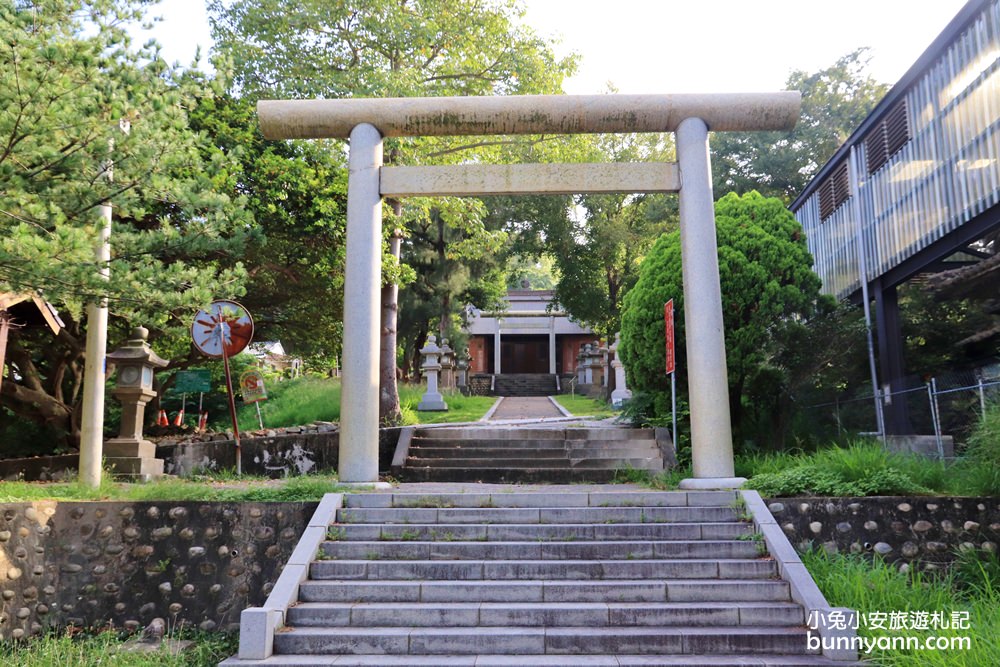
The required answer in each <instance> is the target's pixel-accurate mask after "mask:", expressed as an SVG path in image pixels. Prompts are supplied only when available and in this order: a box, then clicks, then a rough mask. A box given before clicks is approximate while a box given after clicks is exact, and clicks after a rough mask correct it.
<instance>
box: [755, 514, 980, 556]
mask: <svg viewBox="0 0 1000 667" xmlns="http://www.w3.org/2000/svg"><path fill="white" fill-rule="evenodd" d="M767 502H768V507H769V509H770V510H771V514H773V515H774V518H775V520H776V521H777V522H778V524H779V525H780V526H781V527H782V529H783V530H784V531H785V534H786V535H787V536H788V539H789V540H790V541H791V542H792V544H793V545H795V547H796V548H797V549H799V550H805V549H808V548H810V547H812V546H814V545H818V546H822V547H823V548H824V549H826V550H827V551H830V552H840V553H872V554H879V555H880V556H882V557H883V558H885V559H886V560H888V561H889V562H893V563H898V564H899V566H900V568H901V569H904V570H906V569H909V568H910V567H914V566H916V567H919V568H920V569H924V570H933V569H937V568H940V567H943V566H945V565H947V564H948V563H950V562H951V561H952V560H954V559H955V555H956V553H957V552H958V551H959V550H963V549H964V550H968V549H976V550H985V551H990V552H996V550H997V545H998V543H1000V498H939V497H919V496H916V497H888V496H887V497H872V498H775V499H771V500H769V501H767Z"/></svg>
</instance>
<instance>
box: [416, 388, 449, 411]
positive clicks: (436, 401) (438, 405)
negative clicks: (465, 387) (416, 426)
mask: <svg viewBox="0 0 1000 667" xmlns="http://www.w3.org/2000/svg"><path fill="white" fill-rule="evenodd" d="M447 409H448V404H447V403H445V402H444V396H442V395H441V394H439V393H437V392H435V393H431V392H426V393H425V394H424V396H423V398H421V399H420V403H418V404H417V410H418V411H420V412H443V411H445V410H447Z"/></svg>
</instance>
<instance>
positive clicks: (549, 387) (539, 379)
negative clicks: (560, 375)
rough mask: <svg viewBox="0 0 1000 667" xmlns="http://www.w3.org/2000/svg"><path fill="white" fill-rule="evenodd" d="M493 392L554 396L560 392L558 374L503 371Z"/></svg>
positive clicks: (509, 394) (497, 377) (498, 394)
mask: <svg viewBox="0 0 1000 667" xmlns="http://www.w3.org/2000/svg"><path fill="white" fill-rule="evenodd" d="M494 382H495V384H494V385H493V393H494V394H496V395H497V396H553V395H555V394H558V393H559V391H558V389H557V388H556V376H555V375H549V374H542V373H501V374H500V375H497V376H496V380H495V381H494Z"/></svg>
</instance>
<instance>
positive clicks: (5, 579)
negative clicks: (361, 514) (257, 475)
mask: <svg viewBox="0 0 1000 667" xmlns="http://www.w3.org/2000/svg"><path fill="white" fill-rule="evenodd" d="M316 505H317V504H316V503H200V502H173V503H164V502H137V503H122V502H78V503H77V502H65V503H59V502H54V501H42V502H34V503H9V504H2V505H0V597H2V600H0V602H2V604H0V638H3V639H18V638H21V637H25V636H29V635H32V634H37V633H39V632H42V631H43V630H44V629H46V628H49V627H64V626H66V625H68V624H73V625H78V626H85V627H90V626H102V625H105V624H107V623H108V622H110V623H112V624H114V626H116V627H125V628H130V629H133V628H139V627H144V626H146V625H147V624H148V623H149V622H150V621H151V620H152V619H153V618H156V617H161V618H164V619H166V621H167V623H168V626H170V627H177V626H178V625H179V624H182V623H183V624H184V625H186V626H194V627H198V628H201V629H202V630H206V631H211V630H216V629H219V630H231V629H234V628H235V627H237V625H238V623H239V616H240V612H241V611H242V610H243V609H244V608H245V607H247V606H254V605H260V604H262V603H263V602H264V600H265V599H266V597H267V594H268V593H269V592H270V590H271V588H272V587H273V586H274V582H275V581H276V580H277V577H278V575H279V574H280V572H281V568H282V567H283V566H284V564H285V562H286V561H287V560H288V558H289V556H290V555H291V552H292V549H293V548H294V547H295V544H296V543H297V541H298V539H299V536H300V535H301V534H302V531H303V530H304V528H305V525H306V524H307V522H308V520H309V518H310V517H311V516H312V513H313V512H314V511H315V509H316Z"/></svg>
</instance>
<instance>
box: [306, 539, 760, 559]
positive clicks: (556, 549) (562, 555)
mask: <svg viewBox="0 0 1000 667" xmlns="http://www.w3.org/2000/svg"><path fill="white" fill-rule="evenodd" d="M321 548H322V550H323V554H324V555H325V557H326V558H331V559H354V560H361V559H365V560H396V559H419V560H472V559H476V560H483V559H500V560H544V559H557V560H562V559H566V560H573V559H612V560H620V559H629V560H630V559H636V558H645V559H648V558H675V559H676V558H721V559H733V558H757V557H759V556H760V555H761V553H762V551H761V550H762V549H763V548H764V546H763V544H762V543H760V542H755V541H750V540H698V541H696V540H684V541H682V540H670V541H648V540H641V541H640V540H623V541H605V542H539V541H534V542H525V541H518V542H466V541H452V542H434V541H426V542H387V541H367V542H343V541H342V542H324V543H323V544H322V546H321Z"/></svg>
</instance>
